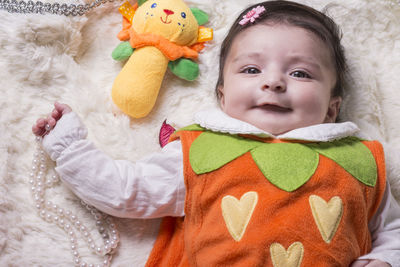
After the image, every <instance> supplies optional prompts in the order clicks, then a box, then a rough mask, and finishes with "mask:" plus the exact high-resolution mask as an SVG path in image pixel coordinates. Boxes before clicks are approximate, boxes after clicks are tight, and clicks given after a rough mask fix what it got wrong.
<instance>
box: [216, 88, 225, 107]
mask: <svg viewBox="0 0 400 267" xmlns="http://www.w3.org/2000/svg"><path fill="white" fill-rule="evenodd" d="M217 89H218V99H219V104H220V105H221V108H223V107H224V106H225V98H224V86H223V85H218V87H217Z"/></svg>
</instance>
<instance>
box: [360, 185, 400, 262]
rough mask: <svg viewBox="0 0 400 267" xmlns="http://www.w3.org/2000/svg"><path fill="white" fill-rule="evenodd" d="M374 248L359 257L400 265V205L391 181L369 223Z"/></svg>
mask: <svg viewBox="0 0 400 267" xmlns="http://www.w3.org/2000/svg"><path fill="white" fill-rule="evenodd" d="M368 227H369V230H370V232H371V236H372V250H371V252H370V253H369V254H366V255H363V256H362V257H360V258H359V259H378V260H381V261H383V262H387V263H389V264H390V265H391V266H392V267H400V207H399V204H398V202H397V201H396V200H395V199H394V197H393V196H392V194H391V191H390V186H389V183H386V190H385V193H384V195H383V199H382V202H381V205H380V206H379V209H378V211H377V212H376V214H375V215H374V216H373V217H372V219H371V221H370V222H369V224H368Z"/></svg>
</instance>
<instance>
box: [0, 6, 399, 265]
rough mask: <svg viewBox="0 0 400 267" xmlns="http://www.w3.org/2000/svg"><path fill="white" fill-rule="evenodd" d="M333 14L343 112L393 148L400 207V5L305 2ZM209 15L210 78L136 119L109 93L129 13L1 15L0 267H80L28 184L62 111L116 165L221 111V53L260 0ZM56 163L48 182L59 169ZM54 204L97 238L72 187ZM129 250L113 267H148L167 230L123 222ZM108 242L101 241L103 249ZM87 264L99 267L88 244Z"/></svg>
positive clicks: (390, 163) (163, 96) (171, 83)
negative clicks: (44, 132)
mask: <svg viewBox="0 0 400 267" xmlns="http://www.w3.org/2000/svg"><path fill="white" fill-rule="evenodd" d="M298 2H301V3H306V4H309V5H311V6H313V7H315V8H317V9H319V10H322V9H324V8H325V7H328V9H327V12H328V13H329V14H330V16H331V17H333V18H334V19H335V20H336V22H337V23H338V24H339V25H340V26H341V28H342V31H343V44H344V46H345V48H346V53H347V57H348V63H349V66H350V74H351V75H350V76H349V78H348V86H347V88H346V95H347V97H346V99H345V102H344V106H343V108H342V110H341V118H342V119H343V120H351V121H354V122H355V123H357V124H358V125H359V127H360V128H361V129H362V130H363V132H364V133H365V134H366V135H367V136H369V137H371V138H374V139H378V140H380V141H382V142H383V143H384V144H385V148H386V152H387V169H388V177H389V180H390V184H391V186H392V191H393V193H394V195H395V196H396V197H397V198H398V197H400V156H399V155H400V153H399V150H400V134H399V132H400V124H399V121H398V120H399V118H400V104H399V103H400V94H399V93H398V88H399V84H400V3H399V2H398V1H397V0H379V1H378V0H373V1H365V0H329V1H328V0H301V1H298ZM187 3H188V5H189V6H191V7H199V8H201V9H203V10H205V11H206V12H208V14H209V15H210V22H209V23H208V24H207V25H206V26H208V27H212V28H213V29H214V40H213V41H212V42H210V43H209V44H208V45H207V47H206V48H205V49H204V50H203V52H202V54H201V55H200V57H199V62H200V71H201V74H200V77H199V78H198V79H197V80H196V81H194V82H186V81H183V80H180V79H178V78H176V77H175V76H174V75H172V74H171V73H169V72H167V74H166V76H165V78H164V81H163V84H162V88H161V92H160V95H159V97H158V100H157V103H156V106H155V107H154V109H153V111H152V112H151V113H150V115H149V116H147V117H146V118H143V119H130V118H129V117H127V116H126V115H124V114H123V113H121V112H120V111H119V110H118V109H117V108H116V107H115V106H114V105H113V103H112V100H111V97H110V92H111V87H112V83H113V80H114V78H115V77H116V75H117V74H118V72H119V71H120V70H121V67H122V66H123V63H120V62H115V61H113V60H112V59H111V56H110V55H111V52H112V50H113V49H114V48H115V47H116V46H117V44H118V43H119V40H118V39H117V38H116V35H117V33H118V32H119V30H120V29H121V16H120V14H119V13H118V10H117V9H118V7H119V5H121V4H122V2H119V1H117V2H114V3H107V4H105V5H102V6H100V7H98V8H96V9H95V10H94V11H92V12H90V13H89V14H87V15H86V16H82V17H64V16H56V15H48V14H47V15H35V14H10V13H7V12H5V11H0V70H1V71H0V81H1V94H0V126H1V128H0V266H73V256H72V253H71V248H70V243H69V239H68V237H67V235H66V233H65V232H64V231H63V230H61V229H60V228H58V227H57V226H56V225H55V224H50V223H48V222H46V221H44V220H42V218H41V217H40V216H39V215H38V213H37V211H36V208H35V206H34V202H33V198H32V195H31V193H30V185H29V182H28V181H29V173H30V168H31V162H32V154H33V152H34V148H35V142H34V137H33V135H32V133H31V126H32V125H33V123H34V122H35V121H36V119H37V118H39V117H44V116H46V115H47V114H48V113H49V111H51V109H52V104H53V102H54V101H56V100H58V101H60V102H64V103H67V104H69V105H70V106H71V107H72V108H73V109H74V110H75V111H76V112H77V113H78V114H79V115H80V116H81V118H82V119H83V120H84V122H85V123H86V125H87V127H88V129H89V138H90V139H91V140H93V142H95V144H96V145H97V146H98V147H99V148H100V149H101V150H103V151H104V152H106V153H107V154H109V155H110V156H111V157H113V158H115V159H128V160H132V161H135V160H136V159H139V158H141V157H143V156H145V155H148V154H150V153H152V152H155V151H158V150H160V147H159V145H158V131H159V128H160V126H161V124H162V122H163V121H164V120H165V119H167V121H168V122H169V123H170V124H172V125H173V126H175V127H176V128H177V127H181V126H185V125H187V124H190V123H192V122H193V120H192V119H193V118H192V115H193V113H195V112H196V111H197V110H201V109H206V108H208V107H215V106H217V101H216V99H215V97H214V86H215V82H216V78H217V75H218V54H219V46H220V44H221V42H222V40H223V38H224V36H225V34H226V33H227V30H228V28H229V26H230V24H231V23H232V21H233V19H234V18H235V17H236V16H237V15H238V13H239V12H240V11H241V10H242V9H243V8H245V7H247V6H248V5H250V4H253V3H256V1H254V0H229V1H228V0H219V1H214V0H187ZM49 164H50V170H49V174H48V175H51V173H52V172H53V170H52V168H53V166H54V165H52V163H51V162H49ZM46 199H49V200H51V201H53V203H56V204H57V205H59V206H61V207H64V208H65V209H69V210H71V211H73V212H74V213H76V214H78V216H79V217H80V219H81V220H82V221H83V222H84V223H85V224H86V225H87V226H88V227H89V228H91V229H93V231H92V232H93V235H95V231H94V229H95V221H94V219H93V218H92V217H91V216H90V214H88V213H87V212H86V210H85V209H84V208H83V207H82V206H81V205H80V204H79V200H78V199H77V198H76V197H75V196H74V195H73V194H72V193H71V192H70V191H69V190H68V189H67V188H66V187H64V186H63V185H62V184H58V185H57V186H56V187H55V188H54V189H51V190H49V191H48V192H47V193H46ZM115 222H116V225H117V228H118V229H119V231H120V235H121V244H120V247H119V249H118V250H117V252H116V254H115V255H114V258H113V261H112V266H143V265H144V263H145V261H146V258H147V256H148V253H149V251H150V250H151V248H152V244H153V242H154V239H155V236H156V234H157V231H158V226H159V220H132V219H116V220H115ZM98 239H99V238H98ZM79 249H80V253H81V256H82V257H83V259H85V261H87V262H94V263H100V262H101V259H100V258H98V257H97V256H96V255H94V254H92V253H91V252H90V251H89V249H88V248H86V247H85V243H83V242H81V241H79Z"/></svg>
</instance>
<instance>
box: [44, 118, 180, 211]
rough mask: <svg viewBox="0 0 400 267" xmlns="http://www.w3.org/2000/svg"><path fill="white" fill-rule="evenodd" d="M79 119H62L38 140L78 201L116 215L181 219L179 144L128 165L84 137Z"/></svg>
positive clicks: (83, 130)
mask: <svg viewBox="0 0 400 267" xmlns="http://www.w3.org/2000/svg"><path fill="white" fill-rule="evenodd" d="M86 136H87V130H86V128H85V126H84V125H83V124H82V122H81V121H80V119H79V117H78V116H77V115H76V114H75V113H73V112H71V113H68V114H66V115H64V116H63V117H62V118H61V119H60V120H59V121H58V122H57V125H56V127H55V128H54V129H53V130H52V131H51V132H50V133H49V134H48V135H46V137H45V138H44V139H43V148H44V149H45V151H46V152H47V153H48V154H49V155H50V157H51V158H52V159H53V160H55V161H56V165H57V166H56V172H57V173H58V174H59V176H60V179H61V180H62V181H63V182H64V184H65V185H66V186H68V187H69V188H70V189H71V190H72V191H73V192H74V193H75V194H76V195H77V196H78V197H79V198H81V199H82V200H83V201H85V202H86V203H87V204H90V205H92V206H94V207H96V208H97V209H99V210H101V211H103V212H105V213H107V214H110V215H113V216H117V217H125V218H158V217H164V216H183V215H184V201H185V193H186V192H185V185H184V179H183V166H182V164H183V161H182V149H181V143H180V141H179V140H178V141H175V142H172V143H169V144H168V145H166V146H165V147H164V148H163V150H162V151H161V152H160V153H154V154H152V155H150V156H148V157H145V158H143V159H142V160H139V161H136V162H135V163H134V162H130V161H127V160H114V159H112V158H111V157H109V156H108V155H106V154H105V153H103V152H102V151H100V150H99V149H97V148H96V147H95V146H94V145H93V143H92V142H90V141H88V140H87V139H86Z"/></svg>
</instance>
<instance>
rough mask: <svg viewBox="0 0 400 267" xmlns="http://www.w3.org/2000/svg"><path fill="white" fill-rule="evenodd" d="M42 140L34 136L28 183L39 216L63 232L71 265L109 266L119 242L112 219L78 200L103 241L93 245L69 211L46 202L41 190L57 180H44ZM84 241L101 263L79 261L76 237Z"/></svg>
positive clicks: (52, 177)
mask: <svg viewBox="0 0 400 267" xmlns="http://www.w3.org/2000/svg"><path fill="white" fill-rule="evenodd" d="M41 141H42V137H36V150H35V152H34V155H33V160H32V168H31V173H30V174H29V183H30V186H31V192H32V196H33V199H34V202H35V205H36V209H37V211H38V213H39V216H40V217H41V218H42V219H43V220H45V221H46V222H48V223H53V224H55V225H57V226H58V227H59V228H61V229H62V230H64V231H65V232H66V234H67V236H68V238H69V241H70V244H71V250H72V255H73V260H74V264H75V266H80V267H109V266H110V264H111V259H112V254H113V253H114V252H115V250H116V248H117V246H118V243H119V233H118V231H117V229H116V227H115V224H114V222H113V220H112V218H111V217H110V216H108V215H106V214H104V213H102V212H100V211H98V210H97V209H96V208H94V207H92V206H90V205H88V204H86V203H85V202H83V201H81V204H82V205H83V206H84V207H85V208H86V209H87V210H88V211H89V212H90V213H91V214H92V215H93V217H94V219H95V221H96V227H97V230H98V232H99V234H100V235H101V237H102V239H103V243H104V245H100V246H97V245H96V243H95V241H94V239H93V237H92V236H91V234H90V230H89V228H88V227H86V226H85V225H83V223H82V221H81V220H79V219H78V217H77V216H76V215H74V214H73V213H72V212H71V211H69V210H65V209H63V208H62V207H60V206H59V205H57V204H54V203H53V202H51V201H46V199H45V191H46V190H47V189H49V188H52V187H55V185H56V184H58V183H59V181H60V179H59V178H58V176H57V175H56V174H53V175H51V177H50V178H47V179H46V176H47V175H46V174H47V165H46V161H47V155H46V152H45V151H44V150H43V149H42V147H41ZM77 233H79V235H80V236H81V237H82V239H83V240H84V241H85V242H86V244H87V245H88V247H89V249H90V250H92V251H93V252H94V253H95V254H97V255H99V256H100V257H104V259H103V262H102V263H101V264H96V265H94V264H88V263H86V262H84V261H83V260H82V257H81V256H80V254H79V252H78V235H77Z"/></svg>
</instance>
